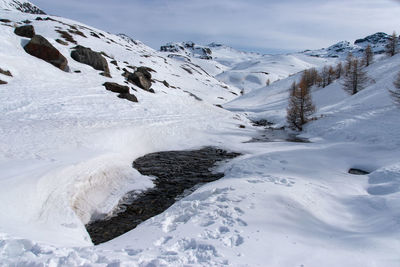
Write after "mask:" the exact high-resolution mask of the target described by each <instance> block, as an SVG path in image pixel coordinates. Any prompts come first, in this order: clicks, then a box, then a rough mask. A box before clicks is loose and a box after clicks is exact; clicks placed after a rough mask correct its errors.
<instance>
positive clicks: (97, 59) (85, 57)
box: [71, 45, 111, 77]
mask: <svg viewBox="0 0 400 267" xmlns="http://www.w3.org/2000/svg"><path fill="white" fill-rule="evenodd" d="M71 57H72V58H73V59H74V60H76V61H78V62H80V63H83V64H86V65H89V66H92V67H93V68H94V69H95V70H101V71H103V72H104V76H107V77H111V75H110V69H109V68H108V63H107V60H106V59H105V58H104V57H103V56H102V55H101V54H100V53H99V52H95V51H93V50H92V49H90V48H88V47H84V46H81V45H78V46H76V47H74V51H72V52H71Z"/></svg>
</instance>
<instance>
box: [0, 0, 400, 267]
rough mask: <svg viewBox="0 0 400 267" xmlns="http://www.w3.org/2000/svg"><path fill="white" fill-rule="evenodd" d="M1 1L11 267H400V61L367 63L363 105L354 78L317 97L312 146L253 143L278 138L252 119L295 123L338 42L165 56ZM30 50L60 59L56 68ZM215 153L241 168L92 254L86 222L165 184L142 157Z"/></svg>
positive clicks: (6, 256)
mask: <svg viewBox="0 0 400 267" xmlns="http://www.w3.org/2000/svg"><path fill="white" fill-rule="evenodd" d="M0 3H1V5H2V6H1V7H2V9H0V18H1V19H2V22H1V24H0V35H1V36H2V37H1V38H0V81H2V82H0V103H1V105H0V140H1V142H0V170H1V171H0V266H187V265H189V266H190V265H192V266H273V267H274V266H279V267H282V266H283V267H286V266H315V267H317V266H318V267H319V266H328V267H330V266H332V267H333V266H343V264H345V265H348V266H360V267H361V266H362V267H365V266H367V267H372V266H384V267H386V266H388V267H391V266H397V265H398V262H400V257H399V253H398V251H399V247H400V243H399V242H400V241H399V238H398V237H399V235H400V227H399V223H400V220H399V219H400V201H399V199H400V198H399V196H400V161H399V158H400V142H399V140H400V130H399V125H400V121H399V112H400V111H399V109H398V108H397V107H396V106H395V105H394V104H393V102H392V100H391V98H390V96H389V93H388V89H393V80H394V78H395V76H396V75H397V73H398V71H399V69H398V66H399V65H400V55H395V56H393V57H390V58H388V57H385V56H383V55H382V56H380V57H378V58H377V59H376V60H375V61H374V62H373V64H371V65H370V66H368V67H367V68H366V71H367V73H368V75H369V76H370V77H371V80H374V82H372V83H370V84H368V86H367V87H366V88H365V89H364V90H362V91H361V92H359V93H357V94H356V95H353V96H349V95H347V93H345V92H344V91H343V90H342V88H341V81H340V80H338V81H335V82H333V83H332V84H330V85H329V86H327V87H325V88H313V99H314V101H315V104H316V106H317V114H316V116H315V117H316V119H315V120H313V121H312V122H310V123H308V124H307V125H306V127H305V129H304V133H302V135H301V137H303V138H307V139H308V140H309V141H310V142H302V143H296V142H287V141H284V140H282V139H273V140H272V142H253V141H252V142H249V141H251V140H255V139H259V138H260V137H263V136H264V137H265V135H268V134H270V133H269V132H268V130H266V129H264V128H262V127H255V126H253V125H252V123H251V122H250V121H249V119H248V118H250V119H252V120H261V119H265V120H268V121H269V122H272V123H273V124H274V126H275V127H276V128H279V127H281V126H284V125H285V123H286V122H285V115H286V107H287V100H288V95H289V93H288V90H289V87H290V84H291V83H292V82H293V81H295V80H298V79H299V77H300V75H301V73H298V72H299V71H302V70H304V69H306V68H310V67H317V68H319V67H322V66H323V65H325V64H333V63H336V62H337V61H338V60H340V59H341V55H342V54H343V55H344V53H345V51H344V50H343V51H336V50H338V49H340V47H341V46H340V45H339V46H337V48H331V49H325V50H321V51H319V52H318V53H320V54H319V56H316V54H313V53H317V52H313V53H311V52H310V53H309V52H305V53H295V54H288V55H260V54H256V53H245V52H240V51H237V50H235V49H232V48H229V47H227V46H223V45H219V44H210V45H208V46H199V45H196V44H193V43H181V44H177V45H175V44H169V45H168V46H166V48H165V49H162V50H164V51H155V50H153V49H151V48H149V47H148V46H146V45H145V44H143V43H142V42H140V41H138V40H134V39H133V38H130V37H128V36H126V35H123V34H118V35H114V34H110V33H107V32H105V31H102V30H100V29H96V28H93V27H90V26H88V25H84V24H82V23H79V22H77V21H73V20H69V19H65V18H60V17H54V16H46V15H40V14H28V13H22V12H20V10H18V7H21V6H18V5H17V6H15V5H14V4H16V3H17V1H13V0H9V1H4V0H3V1H2V2H0ZM18 3H20V4H21V3H22V4H23V3H29V2H26V1H24V2H22V1H19V2H18ZM6 9H7V10H6ZM27 25H31V26H32V27H30V26H27ZM15 26H16V27H17V28H15ZM20 27H22V28H20ZM33 31H34V32H33ZM21 35H23V36H21ZM37 35H40V36H42V37H38V36H37ZM27 36H30V37H27ZM32 36H33V37H32ZM35 36H36V37H35ZM386 37H387V36H386V35H382V34H377V35H372V37H367V38H364V40H358V41H357V42H356V43H357V44H355V45H354V47H356V48H354V49H360V48H362V47H365V45H366V44H367V43H371V44H374V45H376V46H375V49H376V50H375V51H376V52H377V53H378V52H379V49H378V48H379V47H382V45H383V40H384V39H385V38H386ZM43 38H44V39H43ZM45 40H46V41H45ZM33 41H35V42H33ZM28 44H31V45H32V46H33V47H36V45H38V46H39V45H40V46H39V47H41V48H43V46H44V47H45V49H51V50H50V51H52V52H53V54H54V55H56V56H57V58H56V60H55V59H54V58H46V56H44V55H46V53H43V54H44V55H43V54H41V53H34V52H35V49H33V50H34V51H32V50H30V49H29V45H28ZM356 45H357V46H356ZM343 47H348V45H347V44H343ZM352 47H353V45H350V46H349V47H348V48H345V50H346V49H348V50H350V49H353V48H352ZM43 49H44V48H43ZM54 49H55V50H54ZM38 50H40V49H36V52H37V51H38ZM327 50H330V51H331V52H329V53H326V51H327ZM28 51H30V53H32V54H34V55H32V54H29V53H28ZM45 51H49V50H45ZM55 51H57V52H55ZM353 51H354V50H353ZM330 53H331V54H330ZM335 53H336V55H337V56H338V57H335V55H334V54H335ZM328 54H330V55H332V56H326V55H328ZM44 59H46V60H44ZM94 59H96V60H94ZM46 61H47V62H46ZM268 79H269V80H270V82H271V84H270V85H269V86H265V84H266V81H267V80H268ZM242 89H244V91H245V92H246V94H244V95H242V96H240V91H241V90H242ZM136 100H137V101H138V102H136ZM217 105H218V106H217ZM221 106H223V107H224V109H223V108H220V107H221ZM269 131H272V132H273V133H275V132H276V131H279V130H277V129H275V130H269ZM261 139H262V138H261ZM208 145H210V146H216V147H219V148H223V149H226V150H230V151H236V152H240V153H241V154H242V156H240V157H238V158H236V159H234V160H232V161H230V162H228V163H224V164H222V165H220V166H219V167H218V170H219V171H223V172H224V173H225V177H224V178H222V179H220V180H218V181H215V182H212V183H209V184H206V185H204V186H201V187H200V188H197V189H196V190H194V192H193V193H192V194H191V195H189V196H186V197H184V198H182V199H180V200H179V201H177V202H176V203H175V204H174V205H173V206H171V207H170V208H169V209H167V210H166V211H165V212H163V213H161V214H159V215H158V216H155V217H153V218H151V219H149V220H147V221H145V222H143V223H141V224H140V225H139V226H138V227H137V228H135V229H133V230H132V231H130V232H128V233H126V234H124V235H122V236H119V237H117V238H115V239H114V240H111V241H109V242H106V243H103V244H101V245H98V246H93V244H92V242H91V240H90V237H89V235H88V232H87V231H86V229H85V224H86V223H87V222H89V221H90V220H91V219H92V218H96V216H97V215H99V214H107V213H109V212H111V211H112V210H113V209H114V208H115V206H116V205H117V203H118V201H119V200H120V198H121V197H122V196H124V195H125V193H126V192H129V191H135V192H141V191H143V190H146V189H149V188H152V187H153V186H154V182H153V178H152V177H148V176H144V175H141V174H140V173H139V172H138V171H136V169H133V168H132V162H133V161H134V160H135V159H137V158H138V157H141V156H143V155H145V154H148V153H152V152H157V151H167V150H168V151H169V150H185V149H194V148H199V147H203V146H208ZM351 168H358V169H361V170H364V171H366V172H369V173H370V174H368V175H357V176H356V175H354V174H350V173H349V172H348V171H349V169H351Z"/></svg>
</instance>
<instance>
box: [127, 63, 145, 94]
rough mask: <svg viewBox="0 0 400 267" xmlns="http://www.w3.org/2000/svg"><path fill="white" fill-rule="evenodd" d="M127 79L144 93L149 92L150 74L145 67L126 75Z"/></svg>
mask: <svg viewBox="0 0 400 267" xmlns="http://www.w3.org/2000/svg"><path fill="white" fill-rule="evenodd" d="M127 79H128V81H130V82H132V83H133V84H135V85H137V86H138V87H140V88H142V89H144V90H146V91H149V89H150V87H151V74H150V72H149V71H148V70H147V68H145V67H139V68H137V70H136V71H135V72H134V73H130V74H129V75H128V78H127Z"/></svg>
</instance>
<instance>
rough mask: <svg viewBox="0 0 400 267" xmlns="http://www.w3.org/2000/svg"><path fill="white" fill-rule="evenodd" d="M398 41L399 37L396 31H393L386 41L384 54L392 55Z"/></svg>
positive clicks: (395, 51)
mask: <svg viewBox="0 0 400 267" xmlns="http://www.w3.org/2000/svg"><path fill="white" fill-rule="evenodd" d="M398 43H399V37H397V34H396V32H393V33H392V35H391V36H390V37H389V40H388V43H387V44H386V54H388V55H389V56H391V57H392V56H394V55H396V54H397V45H398Z"/></svg>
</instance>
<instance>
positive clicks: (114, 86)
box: [103, 82, 129, 94]
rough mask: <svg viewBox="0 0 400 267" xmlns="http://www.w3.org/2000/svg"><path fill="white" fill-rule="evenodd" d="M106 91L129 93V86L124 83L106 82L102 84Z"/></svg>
mask: <svg viewBox="0 0 400 267" xmlns="http://www.w3.org/2000/svg"><path fill="white" fill-rule="evenodd" d="M103 85H104V86H105V87H106V89H107V90H108V91H111V92H114V93H120V94H127V93H129V87H128V86H125V85H120V84H118V83H112V82H106V83H104V84H103Z"/></svg>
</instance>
